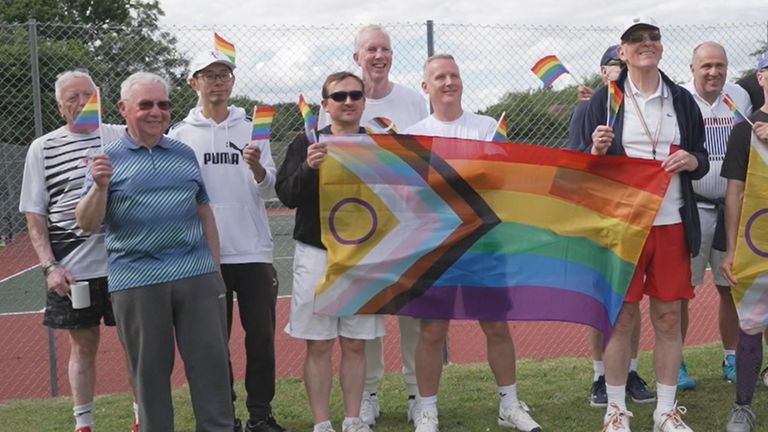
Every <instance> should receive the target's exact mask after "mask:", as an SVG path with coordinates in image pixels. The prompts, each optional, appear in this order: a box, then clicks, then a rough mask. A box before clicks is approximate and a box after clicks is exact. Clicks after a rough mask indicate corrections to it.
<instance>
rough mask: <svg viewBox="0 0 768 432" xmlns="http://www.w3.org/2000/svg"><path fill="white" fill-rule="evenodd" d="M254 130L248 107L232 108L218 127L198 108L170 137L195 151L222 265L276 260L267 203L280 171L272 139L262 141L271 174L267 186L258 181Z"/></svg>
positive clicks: (263, 158) (264, 180)
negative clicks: (252, 162) (251, 159)
mask: <svg viewBox="0 0 768 432" xmlns="http://www.w3.org/2000/svg"><path fill="white" fill-rule="evenodd" d="M251 129H252V126H251V119H250V118H248V117H246V115H245V110H243V109H242V108H238V107H235V106H230V107H229V116H228V117H227V119H226V120H225V121H223V122H222V123H219V124H217V123H216V122H214V121H213V120H211V119H208V118H205V117H203V115H202V112H201V109H200V107H195V108H193V109H192V110H191V111H190V112H189V115H187V117H186V118H185V119H184V120H182V121H181V122H180V123H177V124H175V125H174V126H173V127H172V128H171V130H170V131H169V133H168V135H169V136H170V137H171V138H175V139H177V140H179V141H182V142H184V143H186V144H187V145H188V146H190V147H192V149H193V150H194V151H195V155H196V156H197V162H198V163H199V164H200V171H201V172H202V176H203V182H204V183H205V189H206V191H207V192H208V197H209V198H210V200H211V202H210V205H211V208H212V209H213V213H214V216H215V217H216V226H217V227H218V231H219V242H220V243H221V263H222V264H241V263H271V262H272V234H271V232H270V230H269V223H268V220H267V211H266V208H265V205H264V200H265V199H268V198H270V197H272V196H274V195H275V173H276V168H275V162H274V161H273V160H272V151H271V150H270V146H269V141H268V140H261V141H259V142H257V145H258V146H259V147H260V148H261V165H262V166H263V167H264V169H265V170H266V172H267V174H266V176H265V177H264V179H263V180H262V181H261V183H257V182H256V180H254V178H253V173H252V172H251V170H250V169H249V168H248V163H246V162H245V159H244V158H243V150H244V149H245V146H247V145H248V144H249V143H250V140H251Z"/></svg>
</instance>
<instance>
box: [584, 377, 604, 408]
mask: <svg viewBox="0 0 768 432" xmlns="http://www.w3.org/2000/svg"><path fill="white" fill-rule="evenodd" d="M590 392H591V393H592V398H591V399H590V400H589V405H590V406H593V407H595V408H605V407H607V406H608V393H606V392H605V375H600V376H599V377H598V378H597V381H595V382H593V383H592V390H590Z"/></svg>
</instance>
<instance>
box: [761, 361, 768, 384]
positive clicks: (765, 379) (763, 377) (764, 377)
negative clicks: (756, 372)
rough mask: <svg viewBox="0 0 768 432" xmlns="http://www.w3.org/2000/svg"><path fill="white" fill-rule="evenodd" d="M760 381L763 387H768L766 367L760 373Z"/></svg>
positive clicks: (767, 367) (767, 370)
mask: <svg viewBox="0 0 768 432" xmlns="http://www.w3.org/2000/svg"><path fill="white" fill-rule="evenodd" d="M760 379H761V380H762V381H763V385H764V386H766V387H768V366H766V367H765V369H763V370H762V371H761V372H760Z"/></svg>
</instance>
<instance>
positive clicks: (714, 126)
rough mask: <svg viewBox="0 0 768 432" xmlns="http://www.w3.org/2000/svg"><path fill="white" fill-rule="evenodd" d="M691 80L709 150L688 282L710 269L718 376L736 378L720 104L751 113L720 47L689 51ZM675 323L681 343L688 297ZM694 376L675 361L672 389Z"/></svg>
mask: <svg viewBox="0 0 768 432" xmlns="http://www.w3.org/2000/svg"><path fill="white" fill-rule="evenodd" d="M690 67H691V74H692V75H693V79H692V80H691V81H690V82H688V83H687V84H684V85H683V88H685V89H686V90H688V91H689V92H690V93H691V94H692V95H693V99H694V100H695V101H696V103H697V104H698V105H699V110H701V114H702V117H703V118H704V128H705V129H704V132H705V134H704V135H705V139H706V141H705V142H704V147H706V149H707V153H709V167H710V169H709V173H707V175H705V176H704V177H702V178H701V179H699V180H697V181H695V182H693V191H694V192H695V193H696V206H697V208H698V212H699V220H700V221H701V248H700V249H699V254H698V255H696V257H694V258H692V259H691V285H692V286H694V287H695V286H698V285H701V283H702V282H703V281H704V272H705V270H706V269H707V267H709V268H711V269H712V278H713V279H714V282H715V286H716V287H717V292H718V294H719V295H720V307H719V309H718V321H719V323H720V340H721V341H722V343H723V363H722V366H723V379H724V380H726V381H730V382H735V381H736V342H737V340H738V337H739V317H738V316H737V315H736V307H735V306H734V304H733V298H731V289H730V287H729V286H728V281H727V280H726V279H725V277H724V276H723V274H722V272H720V260H721V259H722V256H723V254H724V253H725V252H724V250H725V226H724V224H723V205H724V204H725V202H724V197H725V183H726V182H725V179H723V178H722V177H720V167H721V166H722V164H723V158H724V157H725V145H726V143H727V141H728V135H729V134H730V133H731V128H732V127H733V124H734V117H733V113H732V112H731V110H730V109H729V108H728V106H727V105H726V104H725V102H723V99H724V98H725V96H726V95H728V96H729V97H730V99H731V100H732V101H733V102H734V103H735V104H736V106H737V107H738V108H739V111H741V112H742V113H744V115H748V114H749V113H750V112H752V105H751V104H750V101H749V95H748V94H747V92H746V91H744V89H742V88H741V87H739V86H737V85H735V84H731V83H726V82H725V78H726V75H727V73H728V57H727V55H726V53H725V48H723V47H722V46H721V45H720V44H718V43H716V42H704V43H702V44H699V45H698V46H697V47H696V48H694V49H693V58H692V59H691V65H690ZM681 313H682V315H681V319H680V324H681V325H682V337H683V343H685V335H686V333H687V332H688V300H683V301H682V310H681ZM695 385H696V380H694V379H693V378H692V377H691V376H689V375H688V368H687V367H686V365H685V361H683V362H681V363H680V369H679V370H678V373H677V388H678V389H680V390H686V389H691V388H693V387H694V386H695Z"/></svg>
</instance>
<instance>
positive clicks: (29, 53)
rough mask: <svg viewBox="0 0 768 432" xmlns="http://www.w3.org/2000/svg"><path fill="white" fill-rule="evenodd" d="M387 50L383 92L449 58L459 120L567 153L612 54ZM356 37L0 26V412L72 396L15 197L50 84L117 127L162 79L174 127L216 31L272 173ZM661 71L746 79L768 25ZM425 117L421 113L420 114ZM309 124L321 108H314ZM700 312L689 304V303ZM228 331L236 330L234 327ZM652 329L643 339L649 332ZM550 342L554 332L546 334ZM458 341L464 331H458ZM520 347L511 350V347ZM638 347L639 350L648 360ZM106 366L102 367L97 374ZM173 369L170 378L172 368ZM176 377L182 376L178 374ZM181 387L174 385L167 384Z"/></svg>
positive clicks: (394, 29) (550, 350)
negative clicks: (122, 100)
mask: <svg viewBox="0 0 768 432" xmlns="http://www.w3.org/2000/svg"><path fill="white" fill-rule="evenodd" d="M386 28H387V30H388V31H389V33H390V36H391V40H392V45H393V49H394V64H393V66H392V70H391V75H390V77H391V79H392V80H393V81H395V82H398V83H401V84H403V85H406V86H408V87H412V88H418V87H419V84H420V81H421V76H422V65H423V63H424V60H425V59H426V58H427V56H428V53H430V52H434V53H450V54H453V55H454V56H455V57H456V59H457V62H458V64H459V66H460V67H461V71H462V76H463V79H464V107H465V109H469V110H472V111H476V112H481V113H485V114H488V115H491V116H493V117H498V116H499V115H500V114H501V113H502V112H506V116H507V119H508V122H507V125H508V126H507V127H508V133H509V137H510V139H511V140H513V141H518V142H525V143H532V144H539V145H547V146H562V145H563V144H564V142H565V140H566V134H567V124H568V120H569V118H570V113H571V111H572V109H573V106H574V104H575V102H576V91H575V87H576V85H578V84H581V83H584V84H589V85H593V86H594V85H596V84H597V82H598V79H597V73H598V71H599V59H600V56H601V55H602V53H603V52H604V51H605V49H606V48H607V47H608V46H609V45H612V44H614V43H617V42H618V34H619V29H618V28H615V27H560V26H558V27H555V26H511V25H510V26H480V25H446V24H439V23H432V22H428V23H422V24H418V23H403V24H393V25H388V26H386ZM357 29H358V26H353V25H346V26H333V27H259V28H256V27H234V26H220V27H216V28H212V27H193V26H178V27H162V28H160V29H149V28H147V29H143V28H132V29H131V28H114V27H84V26H65V25H59V24H44V23H36V22H34V21H32V22H29V23H27V24H21V25H10V24H0V35H2V39H3V44H1V45H0V80H2V86H0V112H2V116H0V245H2V246H0V328H1V329H2V332H0V346H2V347H3V350H2V352H0V400H4V399H18V398H25V397H41V396H46V395H50V394H53V395H56V394H68V388H67V379H66V362H67V358H68V346H67V345H68V344H67V342H66V340H65V339H66V337H65V336H62V334H59V333H61V332H58V333H56V334H54V333H53V332H49V333H48V334H47V336H46V333H45V329H44V327H42V326H41V324H40V321H41V317H40V311H41V309H42V308H43V306H44V289H45V287H44V280H43V278H42V275H41V273H40V271H39V270H38V269H37V265H38V262H37V261H38V260H37V258H36V255H35V253H34V250H33V249H32V247H31V244H30V241H29V238H28V236H27V234H26V224H25V221H24V218H23V215H21V214H20V213H19V212H18V197H19V191H20V187H21V178H22V172H23V166H24V157H25V154H26V151H27V148H28V146H29V143H30V142H31V141H32V140H33V139H34V138H35V137H37V136H40V135H42V134H43V133H45V132H48V131H51V130H53V129H55V128H57V127H59V126H61V124H62V119H61V117H60V116H59V115H58V113H57V110H56V103H55V98H54V89H53V85H54V81H55V78H56V76H57V75H58V74H59V73H61V72H62V71H65V70H70V69H75V68H83V69H87V70H88V71H89V72H90V73H91V75H92V76H93V78H94V80H95V82H96V83H97V85H98V86H99V87H100V88H101V94H102V105H103V109H104V113H103V119H104V121H105V122H107V123H120V122H121V121H122V120H121V118H120V117H119V115H118V113H117V109H116V102H117V100H118V97H119V86H120V83H121V82H122V80H123V79H125V78H126V77H127V76H128V75H130V74H131V73H133V72H136V71H138V70H149V71H154V72H159V73H161V74H163V75H165V76H166V77H168V79H169V81H170V82H171V84H172V88H173V90H172V94H171V99H172V102H173V104H174V108H173V111H172V120H171V122H172V123H174V122H176V121H180V120H181V119H182V118H183V117H184V116H185V115H186V113H187V112H188V111H189V110H190V109H191V108H192V107H193V106H194V105H195V103H196V96H195V94H194V92H193V91H192V90H191V89H190V88H189V86H188V85H187V84H186V82H185V78H186V76H187V72H188V71H187V65H188V61H189V59H191V58H192V57H193V56H194V55H195V54H196V53H197V52H199V51H202V50H209V49H212V47H213V32H214V31H216V32H218V33H219V34H220V35H222V36H224V37H225V38H226V39H227V40H229V41H230V42H232V43H233V44H235V46H236V48H237V69H236V71H235V75H236V77H237V78H236V83H235V87H234V91H233V96H235V98H234V103H235V104H237V105H239V106H242V107H244V108H245V109H246V111H250V110H251V109H252V107H253V105H254V104H259V105H263V104H268V105H273V106H275V108H276V116H275V119H274V123H273V132H272V153H273V155H274V158H275V162H276V163H277V164H278V166H279V165H280V163H281V162H282V160H283V158H284V156H285V151H286V147H287V145H288V143H290V141H291V140H292V139H293V137H294V136H295V135H296V134H298V133H301V131H302V126H303V125H302V120H301V117H300V115H299V112H298V110H297V108H296V105H295V102H296V100H297V96H298V94H299V93H303V94H304V95H305V97H306V98H307V99H308V100H309V101H310V102H314V103H317V102H319V100H320V87H321V85H322V82H323V80H324V79H325V77H326V76H327V75H328V74H330V73H332V72H335V71H339V70H350V71H354V72H358V71H359V69H358V67H357V66H356V65H355V64H354V62H353V60H352V53H353V50H354V47H353V43H354V38H355V35H356V32H357ZM662 32H663V35H664V39H663V43H664V59H663V60H662V65H661V67H662V69H663V70H664V71H665V72H666V73H667V74H668V75H669V76H670V77H672V79H674V80H676V81H678V82H685V81H688V80H690V71H689V66H688V65H689V63H690V57H691V52H692V49H693V48H694V46H696V45H697V44H698V43H700V42H703V41H707V40H714V41H718V42H720V43H721V44H723V45H724V46H725V47H726V49H727V51H728V57H729V61H730V68H729V70H730V76H729V78H730V79H731V80H735V79H737V78H738V77H740V76H741V75H742V74H743V73H745V72H746V71H748V70H750V69H753V68H754V64H755V60H756V59H755V57H754V53H755V52H756V51H758V50H759V49H761V48H762V47H765V46H768V23H746V24H724V25H716V26H664V27H663V28H662ZM548 54H555V55H557V56H558V57H559V59H560V60H561V61H562V62H563V63H564V65H565V66H566V68H568V70H569V71H570V74H569V75H566V76H563V77H561V78H560V79H559V80H558V81H557V82H556V83H555V84H554V86H553V87H550V88H542V87H543V86H542V83H541V82H540V81H539V80H538V79H537V78H536V77H535V76H534V75H533V74H532V73H531V71H530V70H529V68H530V67H531V66H532V65H533V64H534V63H535V62H536V61H537V60H538V59H539V58H541V57H543V56H545V55H548ZM425 103H426V100H425ZM313 106H314V109H315V111H317V109H318V108H317V105H313ZM269 214H270V225H271V228H272V234H273V238H274V241H275V249H274V260H275V266H276V268H277V269H278V274H279V279H280V286H281V294H283V295H288V294H290V289H291V282H292V278H291V266H292V256H293V242H292V240H291V234H292V230H293V214H292V213H291V212H290V211H288V210H287V209H285V208H283V207H282V206H281V205H280V203H279V202H277V201H273V202H270V203H269ZM701 297H702V299H701V300H699V303H698V305H697V306H695V307H696V308H697V309H696V310H700V311H701V313H700V314H692V319H691V328H692V331H693V332H694V333H695V329H696V328H697V327H701V328H703V329H707V330H706V331H708V332H709V329H710V327H711V332H710V333H708V334H706V335H702V336H701V337H699V338H697V337H694V339H695V340H696V341H699V342H702V341H712V340H715V339H716V337H717V336H716V329H715V328H714V327H712V326H711V322H712V321H713V317H714V316H715V315H714V314H715V311H716V306H717V305H716V302H717V299H716V296H709V295H704V296H701ZM694 303H695V302H694ZM278 313H279V318H278V328H279V329H282V325H284V323H285V321H286V319H287V314H288V304H287V302H286V301H285V300H281V301H280V304H279V306H278ZM511 325H512V327H513V329H514V331H515V334H516V339H517V344H518V346H517V348H518V352H519V353H521V355H523V356H531V357H538V358H541V357H551V356H555V355H561V354H567V355H587V354H588V352H589V350H588V344H587V341H586V339H585V338H582V337H581V336H579V337H568V339H569V340H571V341H575V342H574V345H573V346H570V347H569V348H567V349H565V351H564V350H563V347H562V345H558V344H543V345H542V344H541V341H546V340H550V339H551V338H552V332H553V331H557V332H560V333H565V335H566V337H567V336H568V334H571V333H573V332H578V334H579V335H581V334H582V333H583V334H584V335H585V336H586V331H584V330H582V329H581V328H580V327H578V326H573V325H562V326H555V327H551V326H550V325H547V326H539V325H536V324H533V325H529V324H526V323H524V324H520V323H513V324H511ZM235 327H237V326H235ZM456 327H457V328H458V330H456V331H452V334H451V337H452V342H451V344H450V345H451V351H449V358H450V359H451V360H454V361H479V360H482V359H481V358H476V357H472V356H471V355H470V356H469V357H467V356H465V355H464V354H463V353H464V352H466V353H482V352H484V350H483V347H482V343H483V342H482V340H483V338H482V337H478V336H480V334H479V333H477V331H478V330H477V328H476V327H471V328H470V327H468V326H467V325H466V324H465V323H461V324H459V325H457V326H456ZM646 327H649V326H646ZM553 328H554V330H553ZM462 329H466V331H465V330H462ZM388 331H389V334H390V335H392V336H390V337H388V338H387V342H386V344H385V351H386V353H385V357H386V359H387V368H388V369H389V370H393V369H397V368H398V365H397V363H398V361H399V360H398V359H399V355H398V345H397V338H396V336H395V335H396V334H397V331H396V327H395V326H394V324H393V321H392V320H389V321H388ZM107 332H108V333H106V336H104V337H103V343H102V351H103V352H105V353H108V355H107V354H104V355H101V356H100V357H102V358H100V360H99V361H100V363H99V364H100V365H102V364H105V365H106V364H109V365H110V366H109V367H107V366H105V367H103V368H102V369H101V372H100V375H99V388H98V389H99V391H117V390H124V389H125V384H124V383H125V382H126V381H125V379H124V372H122V371H119V369H120V368H119V367H115V365H116V364H122V360H120V358H121V355H120V349H119V344H118V343H117V341H116V338H115V337H114V334H113V331H112V330H107ZM518 334H520V337H517V335H518ZM239 337H241V334H240V333H237V332H236V333H234V335H233V345H232V356H233V361H234V364H235V370H236V373H237V374H238V375H239V376H240V377H242V371H243V365H242V359H243V357H244V350H243V347H242V346H241V343H240V342H239V340H240V339H238V338H239ZM646 339H647V338H646V336H644V341H643V346H644V347H646V348H647V347H650V346H651V345H650V341H649V340H646ZM277 345H278V346H277V353H278V354H277V355H278V374H279V375H280V376H297V375H300V373H301V362H302V359H303V345H301V344H299V343H296V342H295V341H292V340H290V339H289V338H287V337H286V336H285V335H284V334H282V332H281V331H280V330H279V331H278V339H277ZM104 358H107V359H108V363H105V362H106V361H107V360H105V359H104ZM177 369H178V368H177ZM177 375H180V373H178V371H177ZM175 378H176V380H177V381H178V382H181V380H182V379H183V378H182V377H181V376H175Z"/></svg>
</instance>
